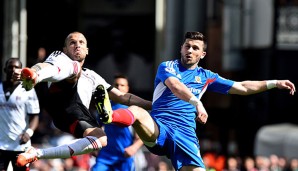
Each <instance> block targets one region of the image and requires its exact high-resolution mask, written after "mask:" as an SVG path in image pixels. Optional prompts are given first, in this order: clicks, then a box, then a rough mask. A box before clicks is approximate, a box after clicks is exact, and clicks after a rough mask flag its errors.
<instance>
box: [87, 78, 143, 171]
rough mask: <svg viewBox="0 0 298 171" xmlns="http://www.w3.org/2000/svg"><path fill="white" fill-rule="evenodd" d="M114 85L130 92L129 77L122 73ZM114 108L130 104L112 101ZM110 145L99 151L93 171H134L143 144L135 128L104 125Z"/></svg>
mask: <svg viewBox="0 0 298 171" xmlns="http://www.w3.org/2000/svg"><path fill="white" fill-rule="evenodd" d="M113 85H114V87H116V88H117V89H119V90H120V91H121V92H123V93H128V92H129V83H128V78H127V77H126V76H125V75H122V74H116V75H115V76H114V83H113ZM111 105H112V109H113V110H117V109H120V108H122V109H125V108H127V107H128V106H126V105H123V104H120V103H115V102H113V101H111ZM104 131H105V133H106V135H107V137H108V145H107V146H106V147H105V148H103V149H101V150H100V151H99V152H98V155H97V157H96V163H95V165H94V166H93V167H92V171H110V170H114V171H117V170H118V171H134V170H136V168H135V165H134V155H135V154H136V152H137V151H138V150H139V149H140V148H141V147H142V146H143V142H142V140H141V139H140V138H139V136H138V135H137V134H136V133H135V131H134V130H133V128H132V127H131V126H130V127H123V126H118V125H115V124H106V125H104Z"/></svg>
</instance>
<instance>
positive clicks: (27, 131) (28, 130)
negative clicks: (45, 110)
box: [25, 128, 34, 137]
mask: <svg viewBox="0 0 298 171" xmlns="http://www.w3.org/2000/svg"><path fill="white" fill-rule="evenodd" d="M25 132H26V133H27V134H28V135H29V136H30V137H32V136H33V134H34V131H33V129H31V128H28V129H26V131H25Z"/></svg>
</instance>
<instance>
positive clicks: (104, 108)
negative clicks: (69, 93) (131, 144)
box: [92, 85, 113, 124]
mask: <svg viewBox="0 0 298 171" xmlns="http://www.w3.org/2000/svg"><path fill="white" fill-rule="evenodd" d="M92 98H93V101H94V103H95V107H96V110H97V112H98V119H99V120H100V121H101V122H103V123H105V124H108V123H111V122H112V114H113V110H112V106H111V102H110V99H109V95H108V92H107V90H106V89H105V87H104V86H103V85H98V86H97V87H96V90H95V92H94V93H93V96H92Z"/></svg>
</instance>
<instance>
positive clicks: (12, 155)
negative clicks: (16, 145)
mask: <svg viewBox="0 0 298 171" xmlns="http://www.w3.org/2000/svg"><path fill="white" fill-rule="evenodd" d="M23 152H24V151H9V150H0V170H7V167H8V164H9V162H11V164H12V167H13V170H14V171H26V170H27V167H26V166H24V167H18V166H16V160H17V156H18V155H19V154H20V153H23Z"/></svg>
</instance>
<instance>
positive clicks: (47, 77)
mask: <svg viewBox="0 0 298 171" xmlns="http://www.w3.org/2000/svg"><path fill="white" fill-rule="evenodd" d="M80 71H81V66H80V63H79V62H78V61H70V62H64V63H63V67H62V66H56V65H49V66H47V67H44V68H42V69H41V70H39V71H37V72H36V73H37V75H38V77H37V82H41V81H49V82H58V81H61V80H64V79H66V78H69V77H72V76H75V75H77V74H78V73H79V72H80Z"/></svg>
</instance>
